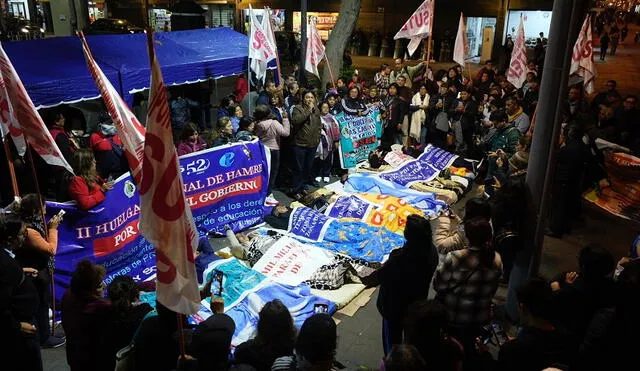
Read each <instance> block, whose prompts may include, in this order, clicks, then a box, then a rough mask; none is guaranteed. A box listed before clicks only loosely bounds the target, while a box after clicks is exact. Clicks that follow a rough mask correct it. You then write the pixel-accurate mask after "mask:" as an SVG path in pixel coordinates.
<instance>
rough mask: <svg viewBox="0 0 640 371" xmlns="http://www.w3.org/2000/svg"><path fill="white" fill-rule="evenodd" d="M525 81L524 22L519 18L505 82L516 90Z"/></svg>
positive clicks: (525, 49) (525, 50)
mask: <svg viewBox="0 0 640 371" xmlns="http://www.w3.org/2000/svg"><path fill="white" fill-rule="evenodd" d="M526 79H527V48H526V46H525V44H524V21H523V20H522V16H520V25H519V26H518V33H517V34H516V40H515V42H514V44H513V51H512V52H511V61H510V62H509V70H508V71H507V81H509V82H510V83H512V84H513V86H515V87H516V89H520V88H521V87H522V84H523V83H524V81H525V80H526Z"/></svg>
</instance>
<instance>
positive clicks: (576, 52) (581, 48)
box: [569, 15, 596, 94]
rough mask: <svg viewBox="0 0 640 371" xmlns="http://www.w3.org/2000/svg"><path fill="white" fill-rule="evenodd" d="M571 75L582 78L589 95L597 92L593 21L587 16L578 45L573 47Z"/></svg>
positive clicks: (577, 41)
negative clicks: (592, 32) (592, 31)
mask: <svg viewBox="0 0 640 371" xmlns="http://www.w3.org/2000/svg"><path fill="white" fill-rule="evenodd" d="M569 73H570V74H574V73H575V74H576V75H578V76H580V77H582V81H583V84H584V90H585V91H586V92H587V94H591V93H593V92H594V91H595V78H596V64H595V63H594V62H593V36H592V34H591V19H590V17H589V16H588V15H587V19H585V20H584V24H583V25H582V29H581V30H580V35H579V36H578V40H576V45H575V46H574V47H573V55H572V57H571V70H570V71H569Z"/></svg>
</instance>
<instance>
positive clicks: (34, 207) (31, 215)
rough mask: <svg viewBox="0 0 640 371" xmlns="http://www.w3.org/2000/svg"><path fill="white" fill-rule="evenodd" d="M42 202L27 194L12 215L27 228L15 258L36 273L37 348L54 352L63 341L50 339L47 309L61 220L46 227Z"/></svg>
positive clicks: (44, 207) (49, 301)
mask: <svg viewBox="0 0 640 371" xmlns="http://www.w3.org/2000/svg"><path fill="white" fill-rule="evenodd" d="M42 201H43V200H42V199H41V198H40V196H38V195H37V194H35V193H31V194H28V195H26V196H24V197H23V198H22V200H20V203H19V204H18V205H19V206H18V207H17V210H15V211H16V212H17V214H18V215H19V216H20V218H21V219H22V221H23V222H24V223H25V225H26V226H27V239H26V241H25V244H24V245H23V246H22V247H21V248H20V249H17V250H16V252H15V254H16V260H17V261H18V262H19V263H20V265H22V266H23V267H32V268H35V269H37V270H38V275H37V277H34V283H35V285H36V288H37V289H38V296H39V299H40V303H39V306H38V316H37V321H38V333H39V335H40V344H41V345H42V346H43V347H45V348H57V347H59V346H61V345H64V339H60V338H58V337H55V336H50V335H51V329H50V325H49V306H50V304H51V273H52V271H53V257H54V256H55V255H56V251H57V250H58V225H60V222H61V221H62V217H59V216H54V217H53V218H51V220H49V223H45V221H44V219H43V215H44V214H45V209H46V206H45V204H44V203H43V202H42Z"/></svg>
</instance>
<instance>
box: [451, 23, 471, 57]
mask: <svg viewBox="0 0 640 371" xmlns="http://www.w3.org/2000/svg"><path fill="white" fill-rule="evenodd" d="M468 52H469V41H468V40H467V26H466V25H465V24H464V16H463V15H462V13H460V23H459V24H458V35H457V36H456V44H455V46H454V48H453V61H454V62H456V63H458V64H459V65H461V66H464V63H465V60H466V59H467V54H468Z"/></svg>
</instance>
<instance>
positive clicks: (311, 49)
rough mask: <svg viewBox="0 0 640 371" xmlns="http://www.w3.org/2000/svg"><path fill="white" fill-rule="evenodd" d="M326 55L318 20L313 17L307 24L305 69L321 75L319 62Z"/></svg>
mask: <svg viewBox="0 0 640 371" xmlns="http://www.w3.org/2000/svg"><path fill="white" fill-rule="evenodd" d="M323 57H324V45H323V44H322V38H321V37H320V34H319V33H318V30H317V29H316V22H315V21H314V20H313V19H311V21H310V22H309V25H308V26H307V56H306V58H305V63H304V69H305V70H307V71H309V72H311V73H312V74H314V75H316V76H318V77H320V74H319V73H318V64H319V63H320V61H321V60H322V58H323Z"/></svg>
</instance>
